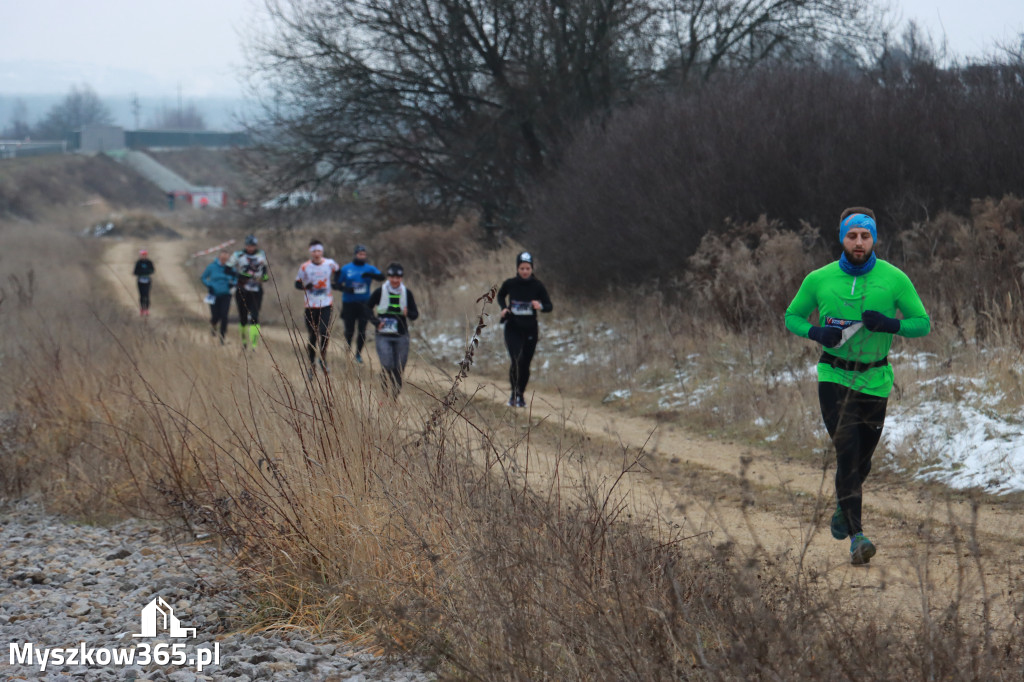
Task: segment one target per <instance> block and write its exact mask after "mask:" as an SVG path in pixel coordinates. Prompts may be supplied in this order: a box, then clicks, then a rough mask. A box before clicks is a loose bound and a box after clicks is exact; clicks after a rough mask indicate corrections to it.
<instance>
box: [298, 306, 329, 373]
mask: <svg viewBox="0 0 1024 682" xmlns="http://www.w3.org/2000/svg"><path fill="white" fill-rule="evenodd" d="M303 318H304V319H305V321H306V331H308V332H309V343H308V344H306V352H307V353H308V354H309V364H313V363H314V362H315V361H316V353H317V351H318V350H319V351H320V361H321V362H323V363H325V364H326V363H327V342H328V341H329V340H330V333H331V306H325V307H323V308H306V312H305V314H304V315H303Z"/></svg>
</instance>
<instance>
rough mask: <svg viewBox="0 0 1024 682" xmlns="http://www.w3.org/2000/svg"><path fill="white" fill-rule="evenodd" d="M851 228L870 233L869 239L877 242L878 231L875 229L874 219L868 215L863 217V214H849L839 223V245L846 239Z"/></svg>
mask: <svg viewBox="0 0 1024 682" xmlns="http://www.w3.org/2000/svg"><path fill="white" fill-rule="evenodd" d="M851 227H862V228H864V229H865V230H867V231H868V232H870V233H871V239H872V240H873V241H876V242H877V241H878V230H877V228H876V227H875V219H874V218H872V217H871V216H869V215H864V214H863V213H851V214H850V215H848V216H846V218H844V219H843V221H842V222H840V223H839V243H840V244H842V243H843V240H844V239H846V233H847V232H849V231H850V228H851Z"/></svg>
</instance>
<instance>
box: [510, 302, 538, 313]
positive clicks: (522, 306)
mask: <svg viewBox="0 0 1024 682" xmlns="http://www.w3.org/2000/svg"><path fill="white" fill-rule="evenodd" d="M508 309H509V310H510V311H512V314H513V315H533V304H531V303H530V302H529V301H511V302H510V303H509V307H508Z"/></svg>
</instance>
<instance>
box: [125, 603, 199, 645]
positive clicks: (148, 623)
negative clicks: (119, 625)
mask: <svg viewBox="0 0 1024 682" xmlns="http://www.w3.org/2000/svg"><path fill="white" fill-rule="evenodd" d="M159 630H163V631H166V632H167V634H169V635H170V636H171V637H195V636H196V629H195V628H183V627H181V621H179V620H178V618H177V616H175V615H174V609H172V608H171V605H170V604H168V603H167V602H165V601H164V600H163V598H162V597H157V598H156V599H154V600H153V601H151V602H149V603H148V604H146V607H145V608H144V609H142V632H140V633H138V634H134V635H132V637H156V635H157V631H159Z"/></svg>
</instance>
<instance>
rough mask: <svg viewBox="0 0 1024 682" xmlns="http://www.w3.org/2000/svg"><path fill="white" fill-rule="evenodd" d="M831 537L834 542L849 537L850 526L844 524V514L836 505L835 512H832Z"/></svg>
mask: <svg viewBox="0 0 1024 682" xmlns="http://www.w3.org/2000/svg"><path fill="white" fill-rule="evenodd" d="M831 530H832V537H834V538H835V539H836V540H845V539H846V538H848V537H850V526H849V525H848V524H847V523H846V514H844V513H843V510H842V508H841V507H840V506H839V505H838V504H837V505H836V510H835V511H834V512H832V528H831Z"/></svg>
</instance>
